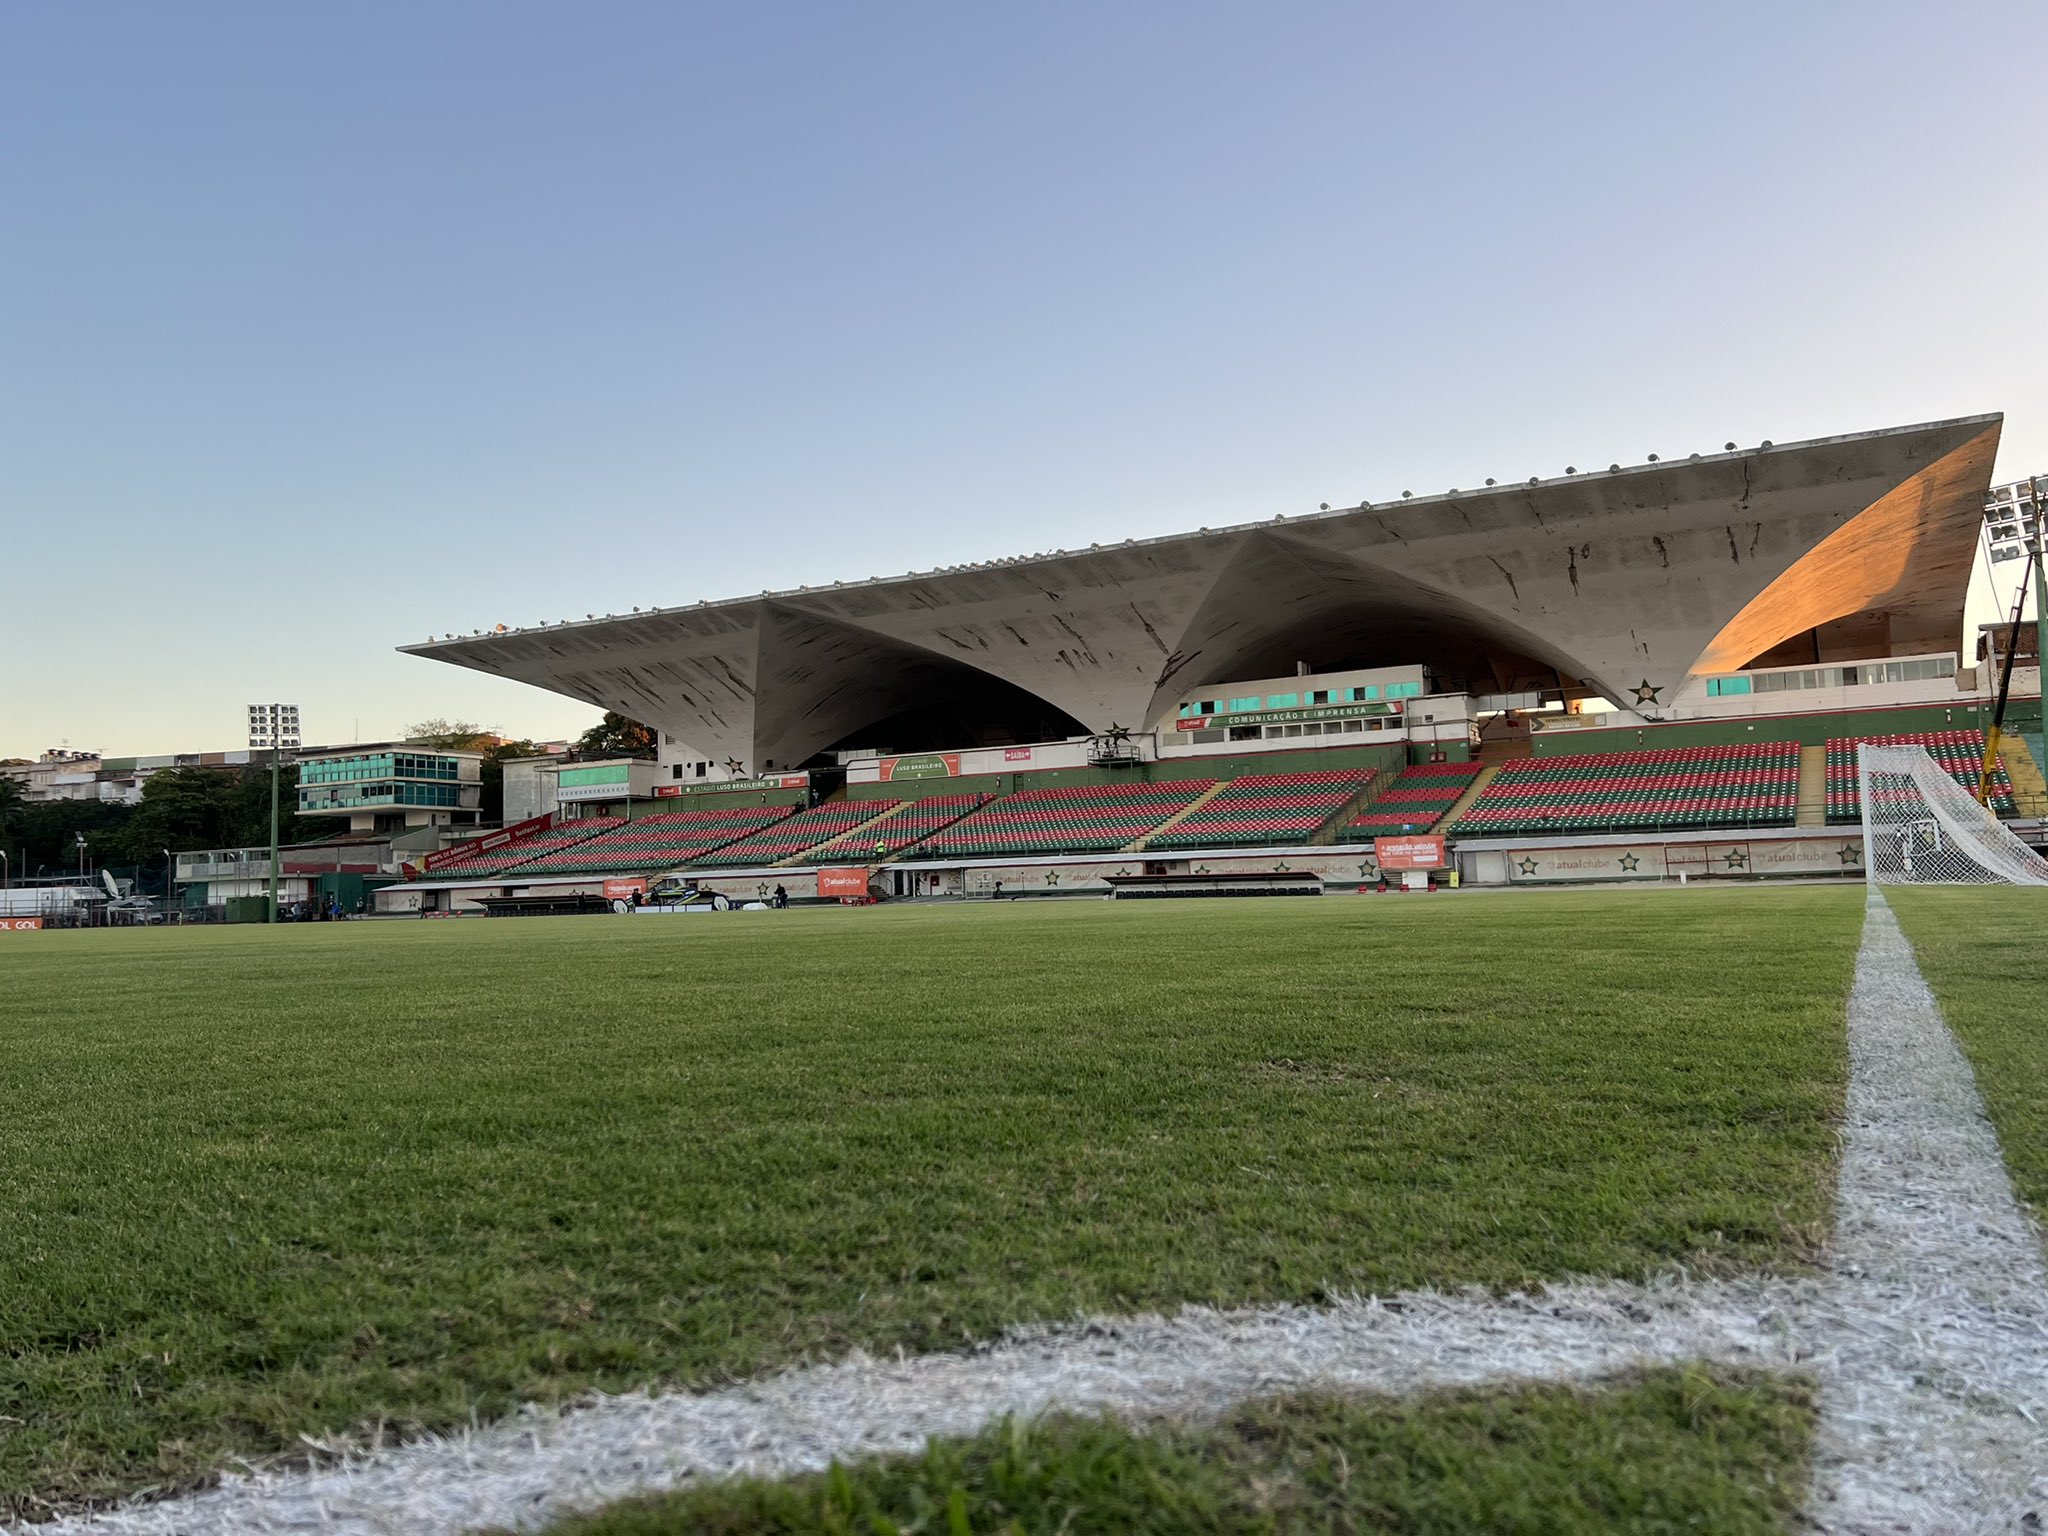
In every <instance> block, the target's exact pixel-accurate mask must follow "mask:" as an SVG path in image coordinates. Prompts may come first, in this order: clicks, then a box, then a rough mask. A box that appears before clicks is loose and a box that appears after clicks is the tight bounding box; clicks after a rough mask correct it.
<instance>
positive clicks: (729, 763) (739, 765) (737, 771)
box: [725, 757, 747, 779]
mask: <svg viewBox="0 0 2048 1536" xmlns="http://www.w3.org/2000/svg"><path fill="white" fill-rule="evenodd" d="M725 771H726V772H727V773H729V774H731V775H732V776H733V777H734V778H736V779H744V778H745V777H746V776H747V765H746V764H745V763H743V762H741V761H740V760H739V759H738V758H736V757H728V758H727V759H726V760H725Z"/></svg>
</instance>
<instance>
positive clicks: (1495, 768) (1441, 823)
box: [1436, 752, 1533, 832]
mask: <svg viewBox="0 0 2048 1536" xmlns="http://www.w3.org/2000/svg"><path fill="white" fill-rule="evenodd" d="M1513 755H1514V756H1515V757H1523V756H1531V755H1533V754H1525V753H1520V752H1517V753H1515V754H1513ZM1499 772H1500V764H1499V763H1497V762H1495V763H1488V764H1487V765H1486V766H1485V767H1484V768H1482V769H1480V770H1479V777H1478V778H1476V779H1474V780H1473V781H1472V782H1471V783H1470V784H1468V785H1466V786H1465V793H1464V794H1462V795H1460V796H1458V798H1457V799H1456V800H1454V801H1452V802H1451V808H1450V809H1449V810H1447V811H1445V812H1444V813H1443V815H1441V816H1439V817H1438V818H1437V820H1436V826H1437V830H1438V831H1439V832H1441V831H1443V830H1444V828H1446V827H1455V826H1456V825H1457V824H1458V818H1459V817H1460V816H1462V815H1464V814H1465V813H1466V812H1467V811H1469V810H1471V809H1472V802H1473V801H1474V800H1477V799H1478V798H1479V797H1480V795H1481V794H1483V793H1484V792H1485V790H1486V786H1487V785H1489V784H1491V783H1492V782H1493V776H1494V775H1495V774H1497V773H1499Z"/></svg>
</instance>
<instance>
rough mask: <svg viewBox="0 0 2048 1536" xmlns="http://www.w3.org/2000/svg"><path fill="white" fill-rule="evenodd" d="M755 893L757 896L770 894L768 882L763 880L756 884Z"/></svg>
mask: <svg viewBox="0 0 2048 1536" xmlns="http://www.w3.org/2000/svg"><path fill="white" fill-rule="evenodd" d="M754 894H755V895H756V896H766V895H767V894H768V882H767V881H766V880H763V881H761V882H759V883H758V884H757V885H755V887H754Z"/></svg>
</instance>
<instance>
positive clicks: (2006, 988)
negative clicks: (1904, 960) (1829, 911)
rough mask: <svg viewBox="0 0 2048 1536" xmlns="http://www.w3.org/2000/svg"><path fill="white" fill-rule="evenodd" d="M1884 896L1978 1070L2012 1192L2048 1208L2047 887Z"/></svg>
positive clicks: (1937, 889)
mask: <svg viewBox="0 0 2048 1536" xmlns="http://www.w3.org/2000/svg"><path fill="white" fill-rule="evenodd" d="M1885 900H1886V901H1887V902H1889V903H1890V905H1891V908H1892V911H1893V913H1894V914H1896V915H1897V917H1898V919H1899V926H1900V927H1901V928H1903V929H1904V930H1905V933H1906V937H1907V938H1908V939H1910V940H1911V941H1912V944H1913V954H1914V957H1915V958H1916V959H1918V960H1919V962H1920V973H1921V974H1922V975H1923V976H1925V977H1926V978H1927V984H1928V986H1930V987H1931V988H1933V989H1934V996H1935V1000H1936V1001H1937V1002H1939V1003H1940V1004H1941V1012H1942V1017H1943V1018H1945V1019H1946V1020H1947V1021H1948V1027H1949V1028H1950V1029H1952V1030H1953V1031H1955V1035H1956V1038H1957V1039H1958V1040H1960V1041H1961V1042H1962V1044H1963V1050H1964V1051H1965V1052H1966V1053H1967V1054H1968V1056H1969V1058H1970V1064H1971V1065H1972V1066H1973V1067H1974V1068H1975V1069H1976V1073H1977V1091H1978V1092H1979V1093H1980V1094H1982V1095H1983V1096H1984V1108H1985V1110H1986V1112H1987V1113H1988V1114H1989V1115H1990V1116H1991V1123H1992V1124H1993V1125H1995V1126H1996V1127H1997V1128H1998V1141H1999V1145H2000V1147H2001V1148H2002V1149H2003V1150H2004V1152H2005V1164H2006V1167H2007V1168H2008V1169H2010V1170H2011V1172H2012V1182H2013V1192H2014V1193H2015V1194H2017V1195H2018V1196H2019V1197H2020V1199H2022V1200H2024V1201H2026V1202H2027V1203H2028V1204H2029V1205H2031V1206H2032V1207H2033V1208H2034V1210H2035V1212H2036V1213H2038V1214H2041V1215H2048V968H2044V967H2043V965H2042V963H2041V953H2042V948H2043V945H2044V943H2048V940H2044V937H2043V935H2044V934H2048V891H2042V890H2027V889H2014V888H2013V887H2011V886H1987V887H1979V888H1971V889H1958V888H1957V887H1954V886H1904V887H1887V888H1886V890H1885Z"/></svg>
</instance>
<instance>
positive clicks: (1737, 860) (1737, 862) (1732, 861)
mask: <svg viewBox="0 0 2048 1536" xmlns="http://www.w3.org/2000/svg"><path fill="white" fill-rule="evenodd" d="M1721 862H1722V863H1723V864H1725V865H1727V866H1728V868H1730V869H1747V868H1749V855H1748V854H1746V853H1744V852H1743V851H1742V850H1741V849H1740V848H1730V849H1729V850H1728V851H1727V852H1726V853H1724V854H1722V855H1721Z"/></svg>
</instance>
